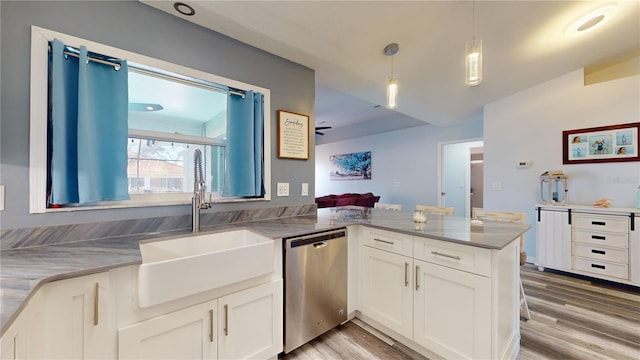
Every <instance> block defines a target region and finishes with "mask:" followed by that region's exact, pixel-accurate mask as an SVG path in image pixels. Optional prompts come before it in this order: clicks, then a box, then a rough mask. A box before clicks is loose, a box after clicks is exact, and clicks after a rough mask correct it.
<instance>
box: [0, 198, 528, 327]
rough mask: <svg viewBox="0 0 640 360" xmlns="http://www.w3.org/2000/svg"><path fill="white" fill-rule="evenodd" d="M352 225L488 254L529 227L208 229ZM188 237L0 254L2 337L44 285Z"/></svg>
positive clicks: (344, 221) (347, 212)
mask: <svg viewBox="0 0 640 360" xmlns="http://www.w3.org/2000/svg"><path fill="white" fill-rule="evenodd" d="M352 224H364V225H367V226H371V227H376V228H380V229H385V230H391V231H397V232H402V233H406V234H410V235H415V236H425V237H430V238H433V239H439V240H445V241H451V242H456V243H461V244H467V245H471V246H479V247H484V248H489V249H502V248H503V247H505V246H506V245H508V244H509V243H511V242H512V241H513V240H514V239H516V238H518V237H519V236H520V235H521V234H522V233H524V232H525V231H527V230H528V229H529V228H530V226H529V225H516V224H505V223H498V222H481V221H476V220H471V219H468V218H460V217H443V216H435V215H433V216H431V215H428V217H427V222H426V223H425V224H416V223H414V222H413V213H410V212H395V211H389V210H380V209H370V208H360V207H340V208H330V209H318V212H317V215H316V216H313V215H311V216H297V217H288V218H278V219H272V220H264V221H253V222H246V223H236V224H232V225H222V226H215V227H210V228H205V229H203V231H221V230H231V229H238V228H247V229H250V230H253V231H256V232H258V233H260V234H262V235H265V236H268V237H271V238H273V239H277V238H282V237H290V236H297V235H302V234H307V233H313V232H316V231H322V230H328V229H332V228H337V227H341V226H346V225H352ZM185 234H188V232H187V231H184V230H183V231H174V232H164V233H158V234H144V235H135V236H122V237H117V238H110V239H101V240H91V241H79V242H73V243H64V244H56V245H46V246H37V247H30V248H23V249H15V250H5V251H2V252H1V253H0V281H1V283H0V292H1V293H0V300H1V306H2V308H1V313H0V326H1V327H2V334H4V332H5V331H6V330H7V328H8V327H9V325H10V324H11V323H12V322H13V320H14V318H15V316H17V314H18V313H19V312H20V310H21V309H22V307H23V306H24V304H26V302H27V300H28V299H29V298H30V297H31V294H33V293H34V292H35V291H36V290H37V289H38V288H39V287H40V286H41V285H43V284H45V283H47V282H50V281H55V280H60V279H65V278H70V277H76V276H82V275H88V274H92V273H97V272H101V271H106V270H108V269H112V268H117V267H122V266H127V265H136V264H140V263H141V262H142V257H141V255H140V248H139V245H138V243H139V241H141V240H150V239H161V238H165V237H171V236H181V235H185Z"/></svg>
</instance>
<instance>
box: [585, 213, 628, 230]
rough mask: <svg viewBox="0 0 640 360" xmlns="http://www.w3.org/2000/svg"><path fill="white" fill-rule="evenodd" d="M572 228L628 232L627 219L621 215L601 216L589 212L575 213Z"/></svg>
mask: <svg viewBox="0 0 640 360" xmlns="http://www.w3.org/2000/svg"><path fill="white" fill-rule="evenodd" d="M573 228H574V229H581V230H589V231H598V232H603V231H604V232H617V233H623V234H627V233H628V232H629V219H627V218H625V217H621V216H615V217H614V216H603V215H591V214H575V215H574V216H573Z"/></svg>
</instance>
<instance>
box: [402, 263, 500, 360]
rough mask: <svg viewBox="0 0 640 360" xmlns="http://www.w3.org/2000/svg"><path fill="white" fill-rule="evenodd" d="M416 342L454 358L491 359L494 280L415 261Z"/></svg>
mask: <svg viewBox="0 0 640 360" xmlns="http://www.w3.org/2000/svg"><path fill="white" fill-rule="evenodd" d="M415 267H416V268H415V272H416V276H417V278H416V283H417V284H418V287H417V289H416V292H415V299H414V309H415V318H414V330H413V332H414V334H413V336H414V339H413V340H414V341H415V342H417V343H418V344H420V345H422V346H424V347H426V348H428V349H431V350H433V351H434V352H436V353H438V354H440V355H442V356H444V357H445V358H450V359H465V358H466V359H489V358H491V279H489V278H486V277H483V276H479V275H475V274H471V273H468V272H465V271H460V270H454V269H451V268H448V267H445V266H441V265H435V264H432V263H428V262H425V261H421V260H415Z"/></svg>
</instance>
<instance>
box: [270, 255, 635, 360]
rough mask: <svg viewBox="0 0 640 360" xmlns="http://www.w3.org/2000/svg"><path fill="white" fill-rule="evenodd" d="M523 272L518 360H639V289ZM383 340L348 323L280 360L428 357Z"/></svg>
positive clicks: (527, 267) (525, 269)
mask: <svg viewBox="0 0 640 360" xmlns="http://www.w3.org/2000/svg"><path fill="white" fill-rule="evenodd" d="M521 269H522V271H521V276H522V283H523V285H524V289H525V293H526V295H527V301H528V303H529V309H530V310H531V317H532V318H531V320H528V321H524V320H522V321H521V322H520V330H521V337H522V338H521V342H520V353H519V355H518V359H519V360H533V359H562V360H564V359H612V360H624V359H636V360H637V359H640V290H639V289H638V288H637V287H631V286H621V285H618V284H614V283H610V282H606V281H599V280H596V279H590V278H586V277H579V276H567V274H564V273H560V272H554V271H549V270H546V271H544V272H539V271H537V270H536V268H535V267H534V266H533V265H530V264H527V265H525V266H523V267H522V268H521ZM389 343H392V344H393V345H389V344H388V343H387V342H385V341H382V340H380V339H379V338H378V337H376V336H374V335H372V334H371V333H369V332H367V331H366V330H364V329H363V328H361V327H360V326H358V325H356V324H354V323H352V322H349V323H346V324H344V325H342V326H339V327H337V328H336V329H333V330H331V331H329V332H327V333H326V334H324V335H322V336H320V337H318V338H317V339H315V340H313V341H311V342H310V343H308V344H306V345H304V346H302V347H300V348H299V349H297V350H295V351H293V352H291V353H290V354H287V355H283V356H281V358H280V359H281V360H311V359H313V360H316V359H322V360H334V359H335V360H337V359H349V360H352V359H353V360H358V359H363V360H364V359H367V360H368V359H381V360H382V359H385V360H386V359H394V360H395V359H397V360H400V359H408V360H409V359H410V360H423V359H425V358H424V357H422V356H420V355H419V354H417V353H415V352H413V351H412V350H410V349H408V348H406V347H405V346H403V345H402V344H399V343H393V341H390V342H389Z"/></svg>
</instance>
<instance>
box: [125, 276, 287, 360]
mask: <svg viewBox="0 0 640 360" xmlns="http://www.w3.org/2000/svg"><path fill="white" fill-rule="evenodd" d="M282 296H283V293H282V280H277V281H273V282H270V283H266V284H263V285H259V286H256V287H253V288H249V289H246V290H242V291H239V292H236V293H233V294H230V295H227V296H223V297H220V298H219V299H216V300H211V301H207V302H204V303H201V304H198V305H193V306H190V307H188V308H186V309H182V310H178V311H175V312H172V313H169V314H165V315H160V316H157V317H154V318H151V319H148V320H145V321H142V322H140V323H136V324H133V325H130V326H127V327H125V328H122V329H120V330H119V332H118V338H119V358H120V359H140V358H160V357H162V358H174V359H182V358H189V359H218V358H219V359H247V358H252V359H261V358H263V359H266V358H270V357H273V356H275V355H277V354H278V353H279V352H281V351H282V319H283V318H282V306H283V304H282Z"/></svg>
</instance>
